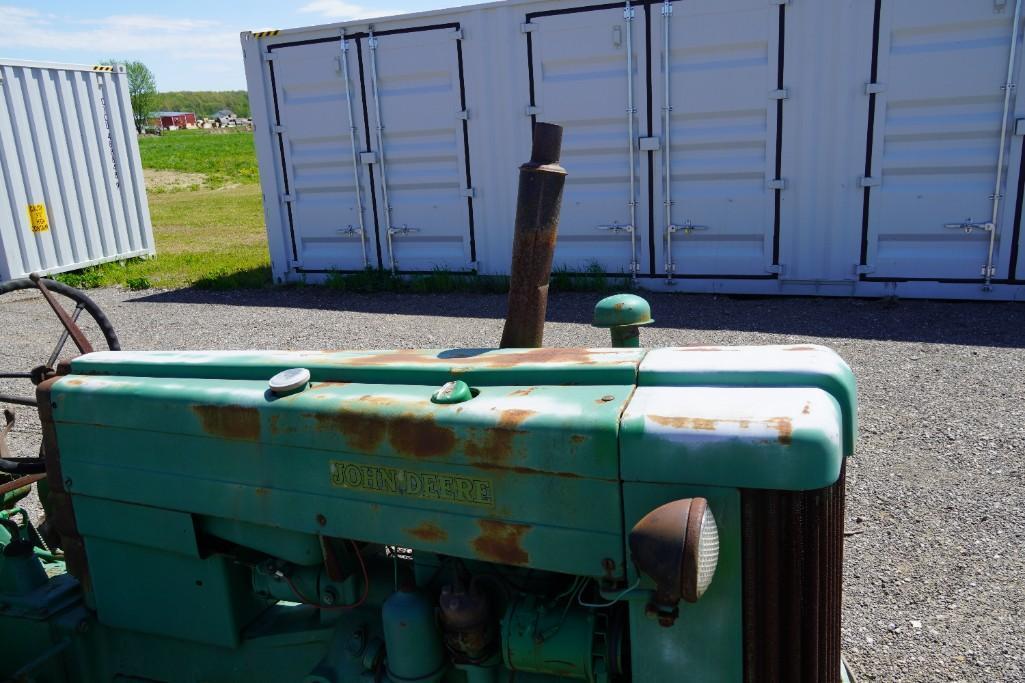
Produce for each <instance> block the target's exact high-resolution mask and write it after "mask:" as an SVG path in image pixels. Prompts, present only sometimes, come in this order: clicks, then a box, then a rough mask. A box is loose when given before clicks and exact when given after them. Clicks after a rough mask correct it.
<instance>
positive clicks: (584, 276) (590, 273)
mask: <svg viewBox="0 0 1025 683" xmlns="http://www.w3.org/2000/svg"><path fill="white" fill-rule="evenodd" d="M549 288H550V289H551V291H553V292H611V291H624V290H629V289H631V288H632V285H631V283H630V277H629V276H627V275H625V274H623V275H617V276H608V275H606V274H605V267H604V266H603V265H602V264H600V263H598V262H597V261H591V262H590V263H588V264H587V266H586V267H585V268H584V272H582V273H579V272H574V271H571V270H570V269H569V267H568V266H565V265H560V266H556V268H555V269H554V270H552V279H551V281H550V284H549Z"/></svg>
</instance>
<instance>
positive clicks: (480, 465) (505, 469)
mask: <svg viewBox="0 0 1025 683" xmlns="http://www.w3.org/2000/svg"><path fill="white" fill-rule="evenodd" d="M473 466H474V467H476V468H477V469H479V470H484V471H486V472H497V473H498V474H507V473H510V472H512V473H515V474H540V475H542V476H545V477H561V478H563V479H581V478H582V477H581V476H580V475H579V474H576V473H574V472H547V471H545V470H535V469H532V468H530V467H519V466H505V465H496V464H494V463H490V462H477V463H474V464H473Z"/></svg>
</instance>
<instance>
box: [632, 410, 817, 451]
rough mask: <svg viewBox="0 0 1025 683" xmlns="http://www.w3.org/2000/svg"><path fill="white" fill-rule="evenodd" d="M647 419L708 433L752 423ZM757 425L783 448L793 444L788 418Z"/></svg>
mask: <svg viewBox="0 0 1025 683" xmlns="http://www.w3.org/2000/svg"><path fill="white" fill-rule="evenodd" d="M809 411H810V406H809V405H805V410H804V411H803V412H804V413H805V414H807V413H808V412H809ZM648 417H649V419H650V420H651V421H652V422H654V423H656V424H659V425H662V426H663V427H669V428H671V429H697V430H702V431H710V432H714V431H716V430H718V429H719V428H720V427H722V426H723V425H727V424H735V425H737V426H738V427H740V428H741V429H748V428H749V427H750V426H751V422H752V421H751V420H728V419H723V420H715V419H711V418H705V417H665V416H662V415H649V416H648ZM757 423H758V424H762V425H765V426H766V427H768V428H769V429H772V430H775V431H776V433H777V434H778V435H779V436H778V437H777V440H778V441H779V442H780V443H781V444H783V445H784V446H789V445H790V444H791V443H793V434H794V425H793V420H791V419H790V418H789V417H772V418H769V419H767V420H760V421H757Z"/></svg>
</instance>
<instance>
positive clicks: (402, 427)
mask: <svg viewBox="0 0 1025 683" xmlns="http://www.w3.org/2000/svg"><path fill="white" fill-rule="evenodd" d="M313 419H314V420H315V421H316V423H317V428H318V429H319V430H321V431H327V432H337V433H339V434H341V435H343V436H344V437H345V439H346V442H347V446H348V447H349V448H351V449H353V450H356V451H358V452H363V453H371V452H373V451H376V450H377V449H378V447H380V445H381V442H382V441H383V440H384V439H385V438H386V437H387V439H388V443H389V444H391V446H392V448H394V449H395V452H396V453H398V454H399V455H409V456H413V457H415V458H436V457H438V456H441V455H446V454H448V453H450V452H451V451H452V449H453V448H454V447H455V444H456V434H455V432H454V431H453V430H452V429H451V428H449V427H442V426H440V425H438V424H436V423H435V422H434V418H433V416H431V415H429V414H416V413H401V414H399V415H394V416H388V415H379V414H368V413H359V412H352V411H343V412H337V413H315V414H314V415H313Z"/></svg>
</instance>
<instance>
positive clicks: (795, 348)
mask: <svg viewBox="0 0 1025 683" xmlns="http://www.w3.org/2000/svg"><path fill="white" fill-rule="evenodd" d="M783 350H784V351H818V350H819V349H818V348H817V347H815V346H808V345H807V344H805V345H802V346H788V347H787V348H785V349H783Z"/></svg>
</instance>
